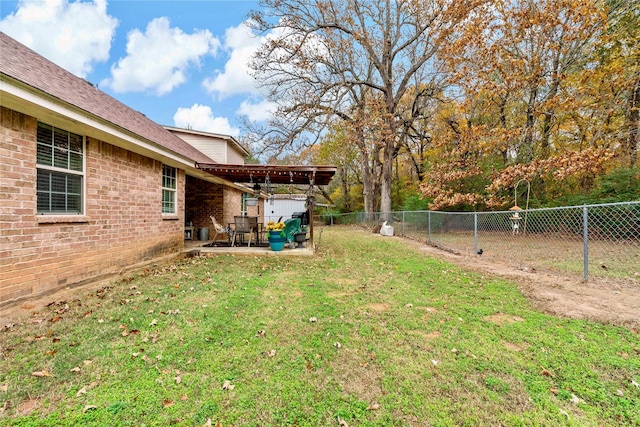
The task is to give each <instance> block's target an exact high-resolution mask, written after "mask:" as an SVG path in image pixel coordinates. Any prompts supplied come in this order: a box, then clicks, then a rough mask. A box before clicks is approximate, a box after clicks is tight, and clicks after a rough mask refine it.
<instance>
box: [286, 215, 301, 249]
mask: <svg viewBox="0 0 640 427" xmlns="http://www.w3.org/2000/svg"><path fill="white" fill-rule="evenodd" d="M299 231H300V218H291V219H288V220H286V221H285V222H284V237H285V239H287V242H289V247H290V248H292V247H293V242H294V239H295V234H296V233H298V232H299Z"/></svg>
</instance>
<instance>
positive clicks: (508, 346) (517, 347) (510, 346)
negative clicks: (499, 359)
mask: <svg viewBox="0 0 640 427" xmlns="http://www.w3.org/2000/svg"><path fill="white" fill-rule="evenodd" d="M502 345H503V346H504V348H506V349H507V350H513V351H522V350H524V349H525V348H527V347H526V346H522V345H520V344H514V343H512V342H508V341H502Z"/></svg>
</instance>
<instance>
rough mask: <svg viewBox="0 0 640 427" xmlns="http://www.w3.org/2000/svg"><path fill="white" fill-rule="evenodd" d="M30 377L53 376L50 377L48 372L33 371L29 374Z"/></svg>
mask: <svg viewBox="0 0 640 427" xmlns="http://www.w3.org/2000/svg"><path fill="white" fill-rule="evenodd" d="M31 376H34V377H52V376H53V375H51V373H50V372H49V371H35V372H32V373H31Z"/></svg>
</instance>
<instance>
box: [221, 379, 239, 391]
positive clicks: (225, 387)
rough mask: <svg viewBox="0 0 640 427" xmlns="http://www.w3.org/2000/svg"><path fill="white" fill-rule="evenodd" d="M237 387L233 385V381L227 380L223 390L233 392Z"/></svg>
mask: <svg viewBox="0 0 640 427" xmlns="http://www.w3.org/2000/svg"><path fill="white" fill-rule="evenodd" d="M235 387H236V386H235V385H233V384H231V381H229V380H226V381H225V382H224V384H222V389H223V390H233V389H234V388H235Z"/></svg>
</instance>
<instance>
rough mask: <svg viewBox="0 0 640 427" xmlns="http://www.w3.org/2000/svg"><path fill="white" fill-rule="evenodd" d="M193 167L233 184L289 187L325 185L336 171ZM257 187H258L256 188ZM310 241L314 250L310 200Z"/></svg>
mask: <svg viewBox="0 0 640 427" xmlns="http://www.w3.org/2000/svg"><path fill="white" fill-rule="evenodd" d="M196 168H198V169H200V170H202V171H205V172H207V173H209V174H211V175H214V176H216V177H218V178H222V179H225V180H227V181H230V182H235V183H250V184H254V185H259V184H266V183H271V184H290V185H309V187H310V188H312V187H313V186H314V185H327V184H329V183H330V182H331V179H332V178H333V176H334V175H335V174H336V172H337V168H336V167H335V166H316V165H313V166H304V165H227V164H220V163H197V164H196ZM258 188H260V187H258ZM308 206H309V240H310V244H311V247H312V248H313V214H314V212H313V211H314V203H313V198H310V202H309V204H308Z"/></svg>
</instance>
